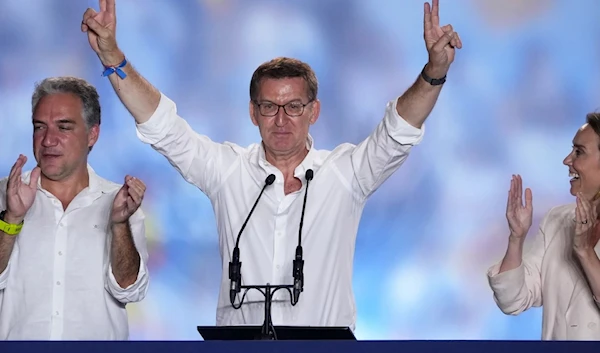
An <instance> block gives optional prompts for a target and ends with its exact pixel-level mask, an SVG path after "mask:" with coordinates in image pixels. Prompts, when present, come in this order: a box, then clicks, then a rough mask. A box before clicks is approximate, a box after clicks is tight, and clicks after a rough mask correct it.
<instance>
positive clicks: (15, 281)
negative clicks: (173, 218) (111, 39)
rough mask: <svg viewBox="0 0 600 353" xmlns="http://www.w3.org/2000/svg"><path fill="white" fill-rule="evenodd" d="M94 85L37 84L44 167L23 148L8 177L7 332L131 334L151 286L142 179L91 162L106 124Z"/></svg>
mask: <svg viewBox="0 0 600 353" xmlns="http://www.w3.org/2000/svg"><path fill="white" fill-rule="evenodd" d="M100 115H101V114H100V102H99V100H98V93H97V92H96V89H95V88H94V87H93V86H91V85H90V84H88V83H87V82H86V81H84V80H82V79H78V78H70V77H58V78H49V79H45V80H43V81H42V82H41V83H39V84H37V85H36V88H35V91H34V93H33V97H32V116H33V131H34V132H33V146H34V151H33V152H34V155H35V159H36V161H37V166H36V167H35V168H34V169H33V170H32V171H29V172H26V173H22V168H23V166H24V165H25V163H26V161H27V158H26V157H25V156H23V155H20V156H19V158H18V159H17V161H16V163H15V164H14V165H13V167H12V169H11V171H10V175H9V176H8V177H7V178H4V179H2V180H0V211H1V212H0V220H1V221H0V338H2V339H8V340H125V339H127V338H128V335H129V329H128V320H127V311H126V309H125V305H126V304H127V303H131V302H137V301H140V300H142V299H143V298H144V297H145V295H146V291H147V289H148V270H147V267H146V263H147V259H148V253H147V250H146V239H145V229H144V215H143V213H142V211H141V209H139V206H140V204H141V202H142V198H143V196H144V192H145V185H144V183H143V182H142V181H141V180H139V179H136V178H134V177H130V176H126V177H125V182H124V184H123V185H119V184H115V183H113V182H110V181H108V180H105V179H103V178H101V177H99V176H98V175H96V173H95V172H94V171H93V170H92V168H91V167H89V166H88V164H87V158H88V153H89V152H90V151H91V149H92V147H93V146H94V144H95V143H96V141H97V140H98V135H99V132H100Z"/></svg>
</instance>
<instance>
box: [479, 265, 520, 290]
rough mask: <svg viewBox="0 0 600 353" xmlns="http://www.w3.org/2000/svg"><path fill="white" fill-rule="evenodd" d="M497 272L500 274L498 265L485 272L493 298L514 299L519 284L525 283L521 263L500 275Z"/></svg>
mask: <svg viewBox="0 0 600 353" xmlns="http://www.w3.org/2000/svg"><path fill="white" fill-rule="evenodd" d="M498 272H500V263H498V264H495V265H494V266H492V267H490V268H489V269H488V272H487V276H488V280H489V283H490V286H491V287H492V290H493V291H494V293H495V296H496V297H498V298H506V297H509V298H514V297H515V296H516V295H517V294H518V292H519V290H520V288H521V284H522V283H525V266H523V263H522V262H521V265H519V267H517V268H514V269H512V270H508V271H504V272H502V273H498ZM515 284H517V285H515ZM515 291H516V292H517V293H515Z"/></svg>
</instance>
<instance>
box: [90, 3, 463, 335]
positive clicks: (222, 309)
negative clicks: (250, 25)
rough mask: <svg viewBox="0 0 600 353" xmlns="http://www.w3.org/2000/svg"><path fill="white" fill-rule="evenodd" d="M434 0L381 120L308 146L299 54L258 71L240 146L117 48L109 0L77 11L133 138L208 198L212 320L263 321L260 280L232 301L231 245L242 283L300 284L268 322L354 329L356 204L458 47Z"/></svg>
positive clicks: (415, 132) (403, 146)
mask: <svg viewBox="0 0 600 353" xmlns="http://www.w3.org/2000/svg"><path fill="white" fill-rule="evenodd" d="M438 8H439V5H438V1H437V0H434V1H433V6H430V4H429V3H426V4H425V7H424V24H425V25H424V27H425V28H424V38H425V43H426V47H427V50H428V53H429V62H428V63H427V65H426V66H425V67H424V69H423V71H422V73H421V75H419V77H418V78H417V80H416V82H415V83H414V84H413V86H412V87H410V88H409V89H408V90H407V91H406V92H405V93H404V94H403V95H402V96H400V97H399V98H398V99H394V100H392V101H390V102H389V103H388V105H387V107H386V110H385V115H384V118H383V120H382V121H381V123H380V124H379V125H378V126H377V128H376V129H375V130H374V131H373V133H372V134H371V135H370V136H369V137H367V138H366V139H365V140H364V141H363V142H361V143H360V144H358V145H356V146H355V145H351V144H342V145H340V146H338V147H337V148H335V149H334V150H333V151H325V150H317V149H315V146H314V144H313V140H312V138H311V137H310V135H309V126H310V125H312V124H314V123H315V122H316V121H317V119H318V117H319V110H320V102H319V100H318V99H317V79H316V77H315V74H314V72H313V71H312V70H311V68H310V67H309V66H308V65H307V64H305V63H302V62H300V61H298V60H295V59H289V58H277V59H274V60H272V61H270V62H267V63H265V64H263V65H261V66H260V67H259V68H258V69H257V70H256V71H255V73H254V75H253V77H252V80H251V88H250V104H249V106H250V117H251V120H252V122H253V123H254V124H255V125H256V126H258V128H259V130H260V133H261V137H262V143H258V144H252V145H250V146H248V147H246V148H244V147H241V146H238V145H236V144H233V143H223V144H221V143H216V142H213V141H211V140H210V138H209V137H207V136H201V135H198V134H196V133H195V132H194V131H192V129H191V128H190V126H189V125H188V124H187V123H186V122H185V121H184V120H183V119H182V118H181V117H179V116H178V115H177V111H176V106H175V104H174V103H173V102H172V101H171V100H170V99H169V98H168V97H166V96H165V95H164V94H162V93H161V92H160V91H159V90H158V89H156V88H155V87H153V86H152V85H151V84H150V83H149V82H147V81H146V80H145V79H144V78H143V77H142V76H141V75H140V74H139V73H138V72H137V71H136V70H135V69H134V68H133V66H132V65H131V64H130V63H129V62H128V61H127V60H126V59H125V55H124V54H123V52H122V51H121V50H120V49H119V47H118V46H117V42H116V37H115V31H116V25H115V24H116V12H115V1H114V0H101V1H100V11H99V12H96V11H95V10H93V9H88V10H87V11H86V12H85V13H84V15H83V21H82V23H81V30H82V31H84V32H86V33H87V36H88V40H89V43H90V46H91V47H92V49H93V50H94V51H95V52H96V54H97V55H98V57H99V58H100V60H101V62H102V64H103V65H104V66H105V67H106V68H107V69H106V71H105V75H106V76H108V78H109V80H110V82H111V83H112V85H113V87H114V88H115V91H116V93H117V95H118V96H119V98H120V99H121V101H122V102H123V104H124V105H125V106H126V108H127V109H128V110H129V112H130V113H131V114H132V115H133V117H134V118H135V121H136V123H137V125H136V126H137V133H138V137H139V138H140V139H141V140H142V141H143V142H145V143H148V144H151V145H152V147H153V148H154V149H155V150H157V151H158V152H159V153H161V154H163V155H164V156H165V157H166V158H167V159H168V160H169V162H170V163H171V164H172V165H173V166H174V167H175V168H176V169H177V170H178V171H179V172H180V174H181V175H182V176H183V177H184V178H185V180H187V181H188V182H190V183H192V184H194V185H196V186H197V187H198V188H199V189H200V190H201V191H202V192H204V193H205V194H206V195H207V196H208V197H209V198H210V200H211V202H212V204H213V207H214V209H215V216H216V221H217V226H218V232H219V244H220V247H221V255H222V265H223V273H222V284H221V288H220V295H219V300H218V308H217V320H216V322H217V325H244V324H252V325H257V324H258V325H259V324H262V323H263V319H264V307H263V301H264V297H263V296H262V294H260V293H259V292H258V291H250V292H248V293H247V295H246V297H245V301H244V305H241V307H240V308H239V309H235V308H234V305H233V304H232V298H231V297H233V299H234V303H235V305H236V306H237V305H239V301H240V299H241V298H242V296H243V294H244V291H243V290H242V291H239V283H237V281H238V278H237V277H236V275H235V273H232V275H231V276H230V275H229V268H232V269H234V268H235V267H236V265H237V264H238V262H237V261H236V260H237V259H236V256H232V253H233V252H234V249H237V250H235V251H236V252H237V251H239V260H240V261H241V263H242V264H243V266H242V267H241V282H242V284H243V285H264V284H266V283H270V284H274V285H277V284H292V283H294V284H296V285H299V286H300V288H301V289H303V292H302V295H301V296H300V298H299V301H298V302H297V305H290V304H296V303H291V300H290V296H292V293H287V292H286V291H283V290H281V291H278V292H277V293H275V295H274V297H273V306H272V320H273V324H275V325H302V326H304V325H310V326H349V327H351V328H354V325H355V322H356V308H355V301H354V295H353V291H352V262H353V256H354V246H355V239H356V233H357V230H358V224H359V220H360V216H361V213H362V210H363V207H364V205H365V202H366V201H367V198H368V197H369V196H370V195H371V194H372V193H373V192H374V191H375V190H376V189H377V188H378V187H379V186H380V185H381V184H382V183H383V182H384V181H385V180H386V179H387V178H388V177H389V176H390V175H391V174H392V173H393V172H394V171H395V170H397V169H398V168H399V167H400V165H401V164H402V163H403V162H404V161H405V160H406V158H407V156H408V153H409V151H410V149H411V147H412V146H413V145H416V144H418V143H419V142H420V141H421V139H422V136H423V123H424V121H425V119H426V118H427V116H428V115H429V114H430V112H431V110H432V109H433V107H434V105H435V102H436V100H437V97H438V95H439V93H440V91H441V87H442V84H443V83H444V81H445V76H446V72H447V71H448V69H449V67H450V64H451V63H452V61H453V60H454V55H455V48H460V47H461V46H462V43H461V41H460V38H459V37H458V34H457V33H455V32H454V31H453V29H452V27H451V26H449V25H447V26H443V27H440V25H439V16H438V11H439V10H438ZM270 175H273V177H270V178H269V176H270ZM311 177H312V181H310V179H311ZM273 180H275V181H274V184H272V185H271V183H273ZM307 180H308V181H310V183H307ZM263 188H264V189H263ZM261 189H262V190H264V194H263V195H262V199H260V200H259V201H258V203H256V208H255V209H254V212H253V214H252V217H251V218H250V219H249V221H248V223H247V226H246V228H245V230H244V232H243V234H242V236H241V240H240V241H239V248H236V241H237V234H238V232H239V231H240V228H241V227H242V224H243V223H244V221H245V219H246V216H247V215H248V213H249V212H250V210H251V208H252V207H253V205H254V203H255V202H256V201H255V200H256V199H257V196H258V195H259V193H260V191H261ZM307 189H309V190H310V192H309V194H310V195H308V197H307V203H306V207H305V214H304V212H303V209H304V207H303V203H304V197H305V194H306V192H307ZM303 214H304V219H303V224H304V228H303V230H302V239H301V246H302V254H299V252H298V251H297V249H298V241H299V236H298V233H299V223H300V220H301V217H302V215H303ZM298 255H302V256H298ZM295 258H298V259H299V260H300V259H301V260H303V261H304V263H303V264H304V269H303V273H304V278H303V279H302V276H301V274H302V273H300V272H301V271H299V270H300V269H301V268H300V266H298V267H299V268H295V269H294V267H295V266H294V265H293V262H292V260H294V259H295ZM230 262H231V265H230ZM298 264H302V262H298ZM233 272H235V271H233ZM299 274H300V275H299ZM230 277H231V279H233V280H232V281H230ZM302 287H303V288H302ZM231 289H233V292H231V291H230V290H231ZM294 296H295V297H296V299H298V298H297V294H296V295H294ZM294 301H295V300H294Z"/></svg>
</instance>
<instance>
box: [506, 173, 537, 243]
mask: <svg viewBox="0 0 600 353" xmlns="http://www.w3.org/2000/svg"><path fill="white" fill-rule="evenodd" d="M532 199H533V196H532V193H531V189H529V188H527V189H526V190H525V204H523V180H522V179H521V176H520V175H513V177H512V180H511V181H510V190H509V191H508V202H507V204H506V219H507V220H508V227H509V228H510V234H511V236H514V237H517V238H524V237H525V236H526V235H527V232H529V228H531V222H532V218H533V202H532Z"/></svg>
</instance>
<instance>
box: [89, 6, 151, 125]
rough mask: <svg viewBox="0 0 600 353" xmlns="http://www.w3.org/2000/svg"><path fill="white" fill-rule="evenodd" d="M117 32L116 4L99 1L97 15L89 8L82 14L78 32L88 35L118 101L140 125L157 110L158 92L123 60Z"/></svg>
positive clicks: (124, 58)
mask: <svg viewBox="0 0 600 353" xmlns="http://www.w3.org/2000/svg"><path fill="white" fill-rule="evenodd" d="M116 29H117V17H116V11H115V0H100V11H99V12H97V11H96V10H94V9H92V8H88V9H87V10H86V11H85V13H84V14H83V20H82V21H81V30H82V31H83V32H86V33H87V36H88V41H89V42H90V46H91V47H92V49H93V50H94V51H95V52H96V54H97V55H98V58H100V61H101V62H102V65H104V67H105V68H106V69H107V70H108V71H105V73H106V74H107V75H108V78H109V80H110V83H111V84H112V86H113V88H114V89H115V92H116V93H117V95H118V96H119V99H120V100H121V102H122V103H123V105H125V107H126V108H127V110H128V111H129V113H130V114H131V115H132V116H133V117H134V118H135V121H136V122H137V123H138V124H142V123H145V122H146V121H148V119H150V117H151V116H152V114H153V113H154V111H155V110H156V108H157V107H158V103H159V102H160V92H159V91H158V90H157V89H156V88H155V87H154V86H152V84H150V82H148V81H147V80H146V79H144V78H143V77H142V76H141V75H140V74H139V73H138V72H137V71H136V70H135V69H134V68H133V66H132V65H131V63H130V62H129V61H127V60H126V57H125V54H123V52H122V51H121V50H120V49H119V47H118V45H117V39H116ZM122 64H124V65H123V66H122V67H119V66H121V65H122ZM112 70H115V72H112ZM109 73H110V74H109Z"/></svg>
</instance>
